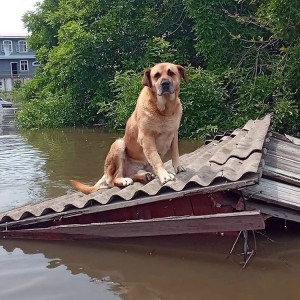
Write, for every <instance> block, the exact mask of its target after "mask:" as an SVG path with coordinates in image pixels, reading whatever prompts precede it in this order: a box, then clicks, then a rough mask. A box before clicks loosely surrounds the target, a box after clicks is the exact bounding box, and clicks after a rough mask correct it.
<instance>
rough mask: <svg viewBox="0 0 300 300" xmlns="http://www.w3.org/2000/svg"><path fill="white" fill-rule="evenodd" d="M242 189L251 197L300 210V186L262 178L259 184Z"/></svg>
mask: <svg viewBox="0 0 300 300" xmlns="http://www.w3.org/2000/svg"><path fill="white" fill-rule="evenodd" d="M241 190H242V192H243V194H244V195H245V196H247V197H249V198H255V199H259V200H263V201H266V202H270V203H275V204H277V205H280V206H285V207H289V208H292V209H296V210H300V188H298V187H296V186H292V185H288V184H285V183H281V182H276V181H272V180H268V179H265V178H261V180H260V183H259V184H258V185H255V186H252V187H247V188H242V189H241Z"/></svg>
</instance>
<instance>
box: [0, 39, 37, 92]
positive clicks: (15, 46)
mask: <svg viewBox="0 0 300 300" xmlns="http://www.w3.org/2000/svg"><path fill="white" fill-rule="evenodd" d="M25 42H26V38H25V37H24V36H0V90H4V91H7V92H9V91H11V90H12V89H13V85H14V82H15V81H16V80H19V81H21V82H24V81H26V80H28V79H29V78H31V77H33V76H34V74H35V70H36V67H37V65H38V63H37V62H36V58H35V53H34V51H32V50H30V49H28V48H27V44H25ZM8 45H9V46H8Z"/></svg>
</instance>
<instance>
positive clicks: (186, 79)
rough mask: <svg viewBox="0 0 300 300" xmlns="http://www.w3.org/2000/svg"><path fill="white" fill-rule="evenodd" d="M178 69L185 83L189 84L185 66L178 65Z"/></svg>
mask: <svg viewBox="0 0 300 300" xmlns="http://www.w3.org/2000/svg"><path fill="white" fill-rule="evenodd" d="M177 69H178V71H179V74H180V76H181V77H182V78H183V79H184V81H185V82H186V83H188V82H189V78H188V76H187V75H186V70H185V68H184V67H183V66H180V65H177Z"/></svg>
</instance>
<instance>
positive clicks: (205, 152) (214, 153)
mask: <svg viewBox="0 0 300 300" xmlns="http://www.w3.org/2000/svg"><path fill="white" fill-rule="evenodd" d="M270 121H271V116H270V115H267V116H266V117H264V118H263V119H260V120H250V121H248V122H247V124H246V125H245V126H244V127H243V128H242V129H237V130H235V131H233V132H232V133H231V134H229V135H224V136H223V137H222V138H220V139H214V140H213V141H211V142H210V143H209V144H208V145H205V146H202V147H200V148H199V149H197V150H196V151H194V152H192V153H189V154H185V155H183V156H181V161H182V164H183V165H184V166H185V168H186V172H183V173H179V174H177V175H176V180H175V181H172V182H168V183H167V184H165V185H164V186H162V185H161V184H160V182H159V180H158V179H154V180H153V181H151V182H149V183H148V184H146V185H142V184H140V183H134V184H133V185H131V186H128V187H126V188H123V189H120V188H118V187H114V188H111V189H101V190H99V191H97V192H94V193H92V194H90V195H83V194H82V193H75V194H72V195H65V196H61V197H58V198H55V199H51V200H47V201H44V202H40V203H36V204H29V205H25V206H22V207H20V208H16V209H13V210H10V211H8V212H5V213H1V214H0V223H4V222H12V221H18V220H21V219H26V218H32V217H40V216H43V215H49V214H54V215H55V214H57V213H60V212H66V211H70V210H72V211H74V209H76V210H80V209H83V208H86V207H90V206H92V205H93V206H95V205H98V206H99V205H105V204H108V203H111V202H116V201H118V202H121V201H123V202H124V200H126V202H127V201H130V200H136V199H139V198H141V199H144V200H143V201H144V202H145V203H146V202H148V201H151V198H156V199H159V200H163V199H171V198H173V199H174V198H176V197H180V196H182V194H183V193H185V192H189V191H191V190H193V191H194V192H195V191H197V192H198V193H201V192H202V193H203V192H212V191H220V190H229V189H233V188H239V187H243V186H247V185H250V184H254V183H256V182H257V181H258V178H259V173H260V171H259V165H260V163H261V158H262V152H263V145H264V142H265V139H266V136H267V134H268V130H269V126H270ZM165 166H166V169H167V170H169V171H171V172H172V164H171V162H170V161H168V162H167V163H166V164H165ZM233 183H234V184H233ZM157 196H159V197H157ZM157 201H158V200H157Z"/></svg>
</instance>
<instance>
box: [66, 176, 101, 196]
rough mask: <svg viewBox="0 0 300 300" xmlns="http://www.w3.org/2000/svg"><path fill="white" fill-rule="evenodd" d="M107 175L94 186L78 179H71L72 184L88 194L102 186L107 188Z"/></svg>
mask: <svg viewBox="0 0 300 300" xmlns="http://www.w3.org/2000/svg"><path fill="white" fill-rule="evenodd" d="M105 183H106V180H105V175H103V177H102V178H101V179H100V180H99V181H98V182H97V183H96V184H95V185H93V186H90V185H86V184H83V183H81V182H79V181H76V180H71V184H72V185H73V186H74V187H75V189H77V190H78V191H80V192H82V193H84V194H86V195H88V194H90V193H93V192H95V191H97V190H99V189H101V188H105V187H106V185H105Z"/></svg>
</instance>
